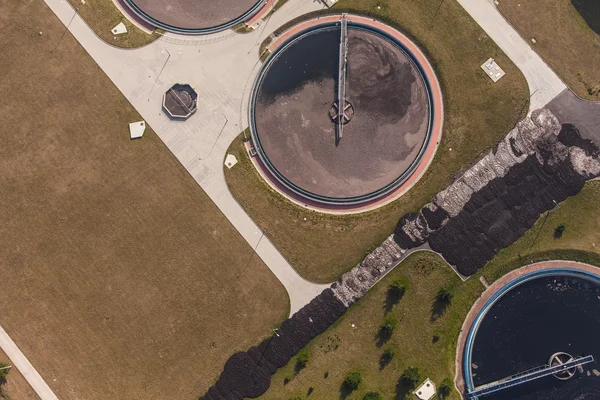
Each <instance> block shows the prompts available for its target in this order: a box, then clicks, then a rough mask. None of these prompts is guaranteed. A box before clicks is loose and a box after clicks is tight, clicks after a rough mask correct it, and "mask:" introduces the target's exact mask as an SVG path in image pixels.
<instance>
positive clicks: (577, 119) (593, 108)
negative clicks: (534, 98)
mask: <svg viewBox="0 0 600 400" xmlns="http://www.w3.org/2000/svg"><path fill="white" fill-rule="evenodd" d="M548 108H549V109H550V111H552V112H553V113H554V115H556V117H557V118H558V120H559V121H560V123H561V124H573V125H575V127H577V129H578V130H579V133H581V137H583V138H584V139H590V140H592V141H593V142H594V143H596V145H597V146H598V147H600V102H598V101H587V100H582V99H581V98H579V97H577V96H576V95H575V94H574V93H573V92H572V91H571V90H570V89H565V90H564V91H563V92H562V93H561V94H560V95H558V96H557V97H556V98H555V99H554V100H552V101H551V102H550V103H549V104H548Z"/></svg>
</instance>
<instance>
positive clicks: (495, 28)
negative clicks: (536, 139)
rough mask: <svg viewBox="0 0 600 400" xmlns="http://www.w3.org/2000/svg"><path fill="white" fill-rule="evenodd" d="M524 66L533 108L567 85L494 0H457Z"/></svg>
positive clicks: (522, 70) (542, 105) (530, 108)
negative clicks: (500, 10)
mask: <svg viewBox="0 0 600 400" xmlns="http://www.w3.org/2000/svg"><path fill="white" fill-rule="evenodd" d="M457 1H458V3H459V4H460V5H461V6H462V7H463V8H464V9H465V10H466V11H467V12H468V13H469V14H470V15H471V17H473V19H474V20H475V21H476V22H477V23H478V24H479V25H480V26H481V28H482V29H483V30H484V31H485V32H486V33H487V34H488V36H489V37H490V38H491V39H492V40H493V41H494V42H496V44H497V45H498V46H499V47H500V48H501V49H502V51H504V53H506V55H507V56H508V57H509V58H510V59H511V60H512V62H513V63H515V65H516V66H517V67H518V68H519V69H520V70H521V72H522V73H523V75H525V79H526V80H527V83H528V85H529V94H530V95H531V101H530V104H529V110H530V112H531V111H533V110H536V109H538V108H542V107H544V106H545V105H546V104H548V103H549V102H550V101H551V100H552V99H554V98H555V97H556V96H558V95H559V94H560V93H561V92H562V91H563V90H565V89H566V88H567V86H566V85H565V84H564V83H563V82H562V81H561V80H560V78H559V77H558V76H557V75H556V74H555V73H554V71H552V70H551V69H550V67H548V65H547V64H546V63H545V62H544V60H542V59H541V57H540V56H539V55H538V54H537V53H536V52H535V51H533V50H532V48H531V47H530V46H529V44H528V43H527V42H526V41H525V40H523V38H522V37H521V36H520V35H519V33H518V32H517V31H516V30H515V29H514V28H513V27H512V26H511V25H510V24H509V23H508V22H507V21H506V20H505V19H504V17H503V16H502V15H501V14H500V12H499V11H498V10H497V9H496V7H495V6H494V5H493V4H492V3H491V0H489V1H488V0H457Z"/></svg>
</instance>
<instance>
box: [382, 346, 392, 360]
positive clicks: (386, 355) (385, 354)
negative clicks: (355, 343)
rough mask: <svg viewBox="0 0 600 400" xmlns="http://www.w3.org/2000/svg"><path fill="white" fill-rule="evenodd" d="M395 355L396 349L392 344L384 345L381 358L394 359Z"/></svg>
mask: <svg viewBox="0 0 600 400" xmlns="http://www.w3.org/2000/svg"><path fill="white" fill-rule="evenodd" d="M395 355H396V350H395V349H394V348H393V347H392V346H386V347H385V349H383V354H382V355H381V358H382V359H384V360H385V361H387V362H390V361H392V360H393V359H394V356H395Z"/></svg>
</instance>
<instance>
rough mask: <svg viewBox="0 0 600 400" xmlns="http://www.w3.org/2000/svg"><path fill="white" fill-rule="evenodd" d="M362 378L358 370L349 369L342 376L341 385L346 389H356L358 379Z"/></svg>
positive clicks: (358, 383)
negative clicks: (346, 373)
mask: <svg viewBox="0 0 600 400" xmlns="http://www.w3.org/2000/svg"><path fill="white" fill-rule="evenodd" d="M361 380H362V376H361V375H360V371H356V370H353V371H350V372H348V375H346V377H345V378H344V382H343V383H342V385H343V386H344V388H345V389H347V390H356V389H358V386H359V385H360V381H361Z"/></svg>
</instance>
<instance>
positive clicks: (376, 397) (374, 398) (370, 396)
mask: <svg viewBox="0 0 600 400" xmlns="http://www.w3.org/2000/svg"><path fill="white" fill-rule="evenodd" d="M363 400H383V397H381V395H380V394H379V393H377V392H367V393H365V395H364V396H363Z"/></svg>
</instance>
